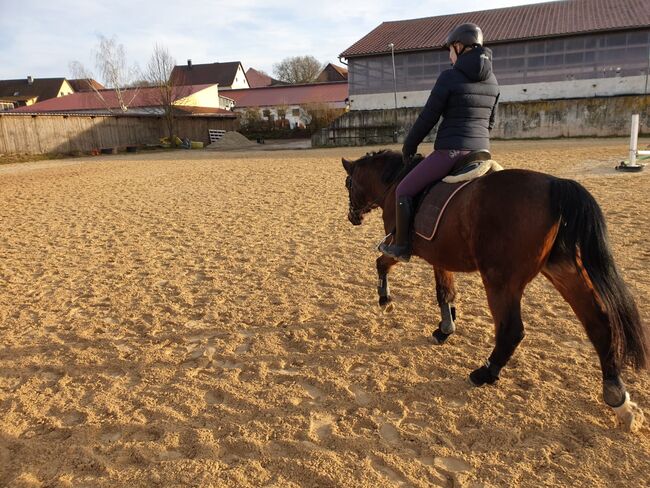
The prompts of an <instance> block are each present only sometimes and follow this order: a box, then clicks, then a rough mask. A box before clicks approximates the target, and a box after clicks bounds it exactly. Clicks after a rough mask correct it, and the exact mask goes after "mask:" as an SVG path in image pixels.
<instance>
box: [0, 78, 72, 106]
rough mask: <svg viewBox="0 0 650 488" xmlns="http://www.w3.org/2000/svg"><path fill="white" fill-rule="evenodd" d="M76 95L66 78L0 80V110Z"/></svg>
mask: <svg viewBox="0 0 650 488" xmlns="http://www.w3.org/2000/svg"><path fill="white" fill-rule="evenodd" d="M71 93H74V89H73V88H72V86H70V84H69V83H68V82H67V80H66V79H65V78H33V77H31V76H28V77H26V78H22V79H19V80H0V110H12V109H13V108H15V107H22V106H27V105H33V104H34V103H36V102H42V101H43V100H49V99H52V98H56V97H63V96H65V95H69V94H71Z"/></svg>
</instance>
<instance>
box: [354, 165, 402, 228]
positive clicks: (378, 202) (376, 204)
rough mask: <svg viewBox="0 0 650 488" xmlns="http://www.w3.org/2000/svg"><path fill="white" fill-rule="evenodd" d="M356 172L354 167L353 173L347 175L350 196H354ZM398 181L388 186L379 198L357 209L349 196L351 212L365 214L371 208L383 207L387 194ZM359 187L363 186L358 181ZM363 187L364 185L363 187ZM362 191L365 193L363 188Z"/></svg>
mask: <svg viewBox="0 0 650 488" xmlns="http://www.w3.org/2000/svg"><path fill="white" fill-rule="evenodd" d="M353 174H354V168H353V169H352V173H351V174H349V175H348V176H347V178H346V179H345V187H346V188H347V189H348V193H349V194H350V196H352V187H353V179H352V176H353ZM395 184H396V182H393V183H391V184H390V185H389V186H388V188H386V191H384V193H383V195H382V196H381V197H379V198H376V199H374V200H373V201H371V202H369V203H366V204H365V205H364V206H363V207H362V208H360V209H355V208H354V205H353V204H352V198H349V204H348V205H349V212H350V213H351V214H356V215H359V216H361V215H364V214H366V213H368V212H370V211H371V210H374V209H375V208H379V207H381V204H382V203H383V202H384V201H385V200H386V195H388V193H389V192H390V191H391V189H392V188H393V187H394V186H395ZM356 186H357V187H361V185H359V184H358V183H356ZM361 188H362V187H361ZM362 193H363V194H365V192H364V191H363V189H362Z"/></svg>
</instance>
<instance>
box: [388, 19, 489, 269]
mask: <svg viewBox="0 0 650 488" xmlns="http://www.w3.org/2000/svg"><path fill="white" fill-rule="evenodd" d="M445 46H446V47H448V48H449V59H450V60H451V63H452V65H453V68H451V69H448V70H446V71H443V72H442V73H441V74H440V76H439V77H438V80H437V81H436V84H435V86H434V87H433V90H432V91H431V95H430V96H429V100H428V101H427V104H426V105H425V107H424V109H423V110H422V112H421V113H420V115H419V116H418V119H417V120H416V122H415V124H413V127H412V128H411V130H410V131H409V133H408V136H407V137H406V140H405V141H404V147H403V148H402V155H403V158H404V163H405V164H409V163H410V161H411V158H412V157H413V155H415V153H416V151H417V148H418V145H419V144H420V143H421V142H422V140H423V139H424V138H425V137H426V136H427V134H429V132H431V129H433V127H434V126H435V125H436V123H437V122H438V119H439V118H440V116H442V117H443V121H442V124H440V128H439V129H438V133H437V135H436V142H435V146H434V151H433V153H431V154H430V155H429V156H428V157H427V158H425V159H424V160H423V161H422V162H420V163H419V164H418V165H417V166H416V167H415V168H414V169H413V170H412V171H411V172H410V173H409V174H408V175H406V177H404V179H403V180H402V181H401V182H400V184H399V185H398V186H397V189H396V190H395V196H396V197H397V198H396V211H395V213H396V219H397V221H396V233H395V239H394V242H393V244H385V243H382V244H381V245H380V247H379V250H380V251H381V252H383V253H384V254H386V255H388V256H390V257H392V258H395V259H398V260H400V261H408V260H409V258H410V257H411V242H410V241H411V239H410V233H411V222H412V219H413V198H414V197H415V196H416V195H417V194H418V193H420V192H421V191H422V190H423V189H424V188H426V187H427V186H429V185H430V184H431V183H433V182H435V181H437V180H441V179H442V178H444V177H445V176H447V174H449V172H450V171H451V169H452V167H453V166H454V164H455V163H456V161H457V160H458V159H459V158H461V157H463V156H465V155H467V154H468V153H469V152H471V151H473V150H480V149H489V148H490V139H489V131H490V129H492V126H493V125H494V115H495V112H496V107H497V102H498V99H499V85H498V84H497V80H496V78H495V77H494V74H493V73H492V51H490V49H488V48H485V47H483V33H482V32H481V29H480V28H479V27H478V26H477V25H476V24H462V25H459V26H458V27H456V28H455V29H454V30H453V31H452V32H451V34H449V36H448V37H447V42H446V43H445Z"/></svg>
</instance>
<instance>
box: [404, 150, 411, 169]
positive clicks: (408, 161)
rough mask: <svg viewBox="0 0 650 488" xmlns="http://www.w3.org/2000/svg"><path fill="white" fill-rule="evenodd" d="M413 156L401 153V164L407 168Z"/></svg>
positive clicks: (405, 152)
mask: <svg viewBox="0 0 650 488" xmlns="http://www.w3.org/2000/svg"><path fill="white" fill-rule="evenodd" d="M413 156H414V154H410V153H409V152H407V151H402V162H403V163H404V166H409V165H410V164H411V161H412V160H413Z"/></svg>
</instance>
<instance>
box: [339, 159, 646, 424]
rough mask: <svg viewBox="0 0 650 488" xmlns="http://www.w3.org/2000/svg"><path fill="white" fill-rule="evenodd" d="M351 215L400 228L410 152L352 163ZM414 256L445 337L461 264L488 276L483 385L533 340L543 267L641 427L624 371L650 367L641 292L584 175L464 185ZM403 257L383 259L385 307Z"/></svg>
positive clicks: (609, 400)
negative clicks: (525, 301) (528, 314)
mask: <svg viewBox="0 0 650 488" xmlns="http://www.w3.org/2000/svg"><path fill="white" fill-rule="evenodd" d="M342 163H343V167H344V169H345V171H346V173H347V177H346V183H345V184H346V188H347V190H348V196H349V209H348V220H349V221H350V222H351V223H352V224H353V225H361V224H362V222H363V218H364V215H365V214H367V213H368V212H370V211H371V210H373V209H377V208H381V210H382V212H383V221H384V229H385V231H386V234H390V233H391V232H392V230H393V229H394V228H395V191H394V190H395V187H396V186H397V184H398V183H399V181H400V180H401V178H402V177H403V176H404V174H405V173H406V172H407V171H408V166H405V165H404V164H403V162H402V155H401V154H400V153H397V152H394V151H389V150H382V151H378V152H373V153H368V154H366V156H364V157H362V158H360V159H358V160H356V161H350V160H347V159H345V158H343V159H342ZM411 243H412V254H413V255H414V256H418V257H420V258H422V259H424V260H425V261H426V262H427V263H429V264H430V265H431V266H433V268H434V275H435V281H436V299H437V301H438V305H439V306H440V309H441V315H442V319H443V320H442V322H441V323H440V325H439V328H438V330H437V331H436V332H434V334H433V339H434V343H437V344H443V343H444V341H445V339H446V338H447V337H448V336H449V335H450V334H451V333H452V332H453V330H454V322H453V321H454V319H455V307H454V299H455V296H456V290H455V287H454V277H453V273H454V272H476V271H478V272H479V273H480V275H481V279H482V282H483V285H484V287H485V292H486V295H487V300H488V305H489V309H490V312H491V315H492V318H493V321H494V327H495V346H494V349H493V350H492V353H491V354H490V356H489V358H488V360H487V362H486V363H485V364H484V365H482V366H480V367H479V368H477V369H475V370H474V371H472V372H471V374H470V375H469V380H470V383H471V384H472V385H474V386H482V385H485V384H495V383H496V381H497V380H498V379H499V373H500V371H501V369H502V368H504V367H505V366H506V364H507V363H508V360H509V359H510V358H511V356H512V355H513V353H514V351H515V349H516V348H517V346H518V344H519V343H520V342H521V341H522V339H523V338H524V325H523V322H522V319H521V299H522V296H523V293H524V289H525V288H526V285H527V284H528V283H530V281H532V280H533V278H534V277H535V276H537V275H538V274H539V273H540V272H541V273H542V274H543V275H544V276H545V277H546V278H547V279H548V280H549V281H550V282H551V283H552V284H553V286H554V287H555V288H556V289H557V290H558V291H559V292H560V294H561V295H562V297H563V298H564V299H565V300H566V301H567V302H568V303H569V305H570V306H571V308H572V309H573V311H574V313H575V314H576V316H577V317H578V319H579V320H580V322H581V323H582V325H583V327H584V329H585V331H586V333H587V336H588V337H589V339H590V341H591V343H592V344H593V346H594V348H595V349H596V352H597V354H598V357H599V359H600V366H601V371H602V386H603V390H602V393H603V400H604V402H605V403H606V404H607V405H608V406H609V407H611V408H612V409H613V410H614V412H615V414H616V418H617V420H618V424H619V425H620V426H621V427H622V428H623V429H624V430H627V431H633V430H636V429H638V427H639V426H640V425H641V424H642V422H643V411H642V410H641V409H640V408H639V407H638V406H637V405H636V404H635V403H634V402H632V401H631V400H630V395H629V393H628V392H627V390H626V388H625V385H624V383H623V382H622V381H621V378H620V373H621V369H622V368H623V367H624V366H625V365H626V364H629V365H631V366H632V367H633V368H635V369H637V370H640V369H647V368H648V365H649V351H650V344H649V341H648V338H649V334H648V331H647V330H646V328H645V326H644V324H643V323H642V321H641V318H640V316H639V311H638V309H637V306H636V304H635V301H634V298H633V297H632V295H631V293H630V292H629V290H628V288H627V286H626V284H625V283H624V281H623V279H622V278H621V276H620V273H619V271H618V269H617V267H616V265H615V263H614V259H613V257H612V253H611V251H610V247H609V244H608V235H607V229H606V223H605V220H604V217H603V214H602V211H601V209H600V207H599V206H598V203H597V202H596V200H595V199H594V197H593V196H592V195H591V194H590V193H589V192H588V191H587V190H586V189H585V188H584V187H583V186H582V185H580V184H579V183H578V182H576V181H573V180H569V179H561V178H557V177H554V176H552V175H549V174H544V173H539V172H535V171H528V170H522V169H509V170H503V171H498V172H495V173H492V174H488V175H486V176H483V177H481V178H478V179H476V180H475V181H473V182H471V183H470V184H468V185H466V186H465V187H463V188H462V189H461V190H460V191H459V192H458V193H457V195H456V196H455V197H454V198H453V199H452V200H451V201H450V202H449V203H448V205H447V207H446V210H445V213H444V215H443V217H442V219H441V221H440V222H439V226H438V231H437V234H436V237H435V238H434V239H432V240H427V239H424V238H422V237H420V236H418V235H417V234H415V235H413V237H412V240H411ZM396 263H397V261H396V260H395V259H393V258H391V257H388V256H385V255H382V256H380V257H379V258H377V261H376V266H377V273H378V275H379V286H378V294H379V305H380V306H381V307H382V308H384V309H390V308H391V307H392V306H393V304H392V303H391V301H392V299H391V297H390V292H389V287H388V273H389V271H390V269H391V268H392V267H393V266H394V265H395V264H396Z"/></svg>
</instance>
